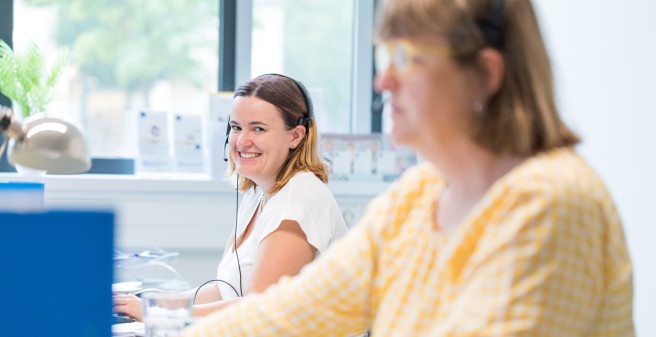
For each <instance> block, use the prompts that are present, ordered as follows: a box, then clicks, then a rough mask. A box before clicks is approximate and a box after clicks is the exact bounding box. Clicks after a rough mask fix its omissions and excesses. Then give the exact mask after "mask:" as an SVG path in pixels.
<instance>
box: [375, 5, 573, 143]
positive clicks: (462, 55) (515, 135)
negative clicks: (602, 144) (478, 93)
mask: <svg viewBox="0 0 656 337" xmlns="http://www.w3.org/2000/svg"><path fill="white" fill-rule="evenodd" d="M493 1H494V0H388V1H387V2H386V4H385V6H383V7H382V8H381V10H380V11H379V17H378V26H377V35H378V38H379V39H392V38H434V37H442V38H446V40H447V41H448V43H449V45H450V47H451V48H452V49H453V51H454V53H453V54H454V56H453V57H454V58H455V59H456V61H458V63H459V64H460V65H461V66H463V67H477V56H478V52H479V51H480V50H482V49H483V48H487V47H493V46H492V45H491V43H490V42H488V41H486V39H485V37H484V34H483V33H482V31H481V29H480V28H479V26H478V25H477V20H484V19H487V18H489V17H490V15H491V13H492V2H493ZM504 7H505V10H504V12H503V13H502V17H501V20H502V31H501V35H502V36H501V37H502V40H503V41H504V43H503V45H502V46H500V47H499V48H497V47H494V48H497V49H498V50H499V51H500V52H501V54H502V55H503V59H504V63H505V76H504V79H503V83H502V84H501V87H500V89H499V91H498V92H497V93H496V94H494V95H493V96H492V97H491V98H490V99H489V101H488V102H487V103H486V109H485V111H484V112H483V113H480V114H475V113H472V120H473V130H474V131H473V139H474V141H476V142H477V143H478V144H479V145H481V146H483V147H485V148H487V149H489V150H491V151H492V152H494V153H499V154H511V155H533V154H536V153H539V152H542V151H547V150H549V149H553V148H557V147H562V146H573V145H575V144H577V143H579V142H580V139H579V137H578V136H577V135H576V134H575V133H574V132H573V131H571V130H570V129H569V128H568V127H567V126H566V125H565V124H564V123H563V121H562V120H561V118H560V116H559V114H558V110H557V108H556V103H555V99H554V88H553V75H552V72H551V62H550V60H549V56H548V55H547V50H546V47H545V45H544V41H543V39H542V34H541V33H540V28H539V26H538V22H537V18H536V16H535V12H534V10H533V6H532V4H531V1H530V0H505V5H504Z"/></svg>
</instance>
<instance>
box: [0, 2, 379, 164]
mask: <svg viewBox="0 0 656 337" xmlns="http://www.w3.org/2000/svg"><path fill="white" fill-rule="evenodd" d="M217 1H219V28H218V29H219V50H218V55H217V58H218V60H217V62H218V64H219V67H218V74H217V77H218V88H217V90H218V91H234V89H235V84H236V83H243V82H245V81H247V80H249V79H250V78H251V74H250V68H251V64H250V63H251V61H250V60H251V40H252V39H251V32H252V23H253V18H252V16H253V15H252V13H253V11H252V8H253V0H217ZM377 3H378V0H353V6H354V15H353V20H354V25H353V26H354V31H353V39H352V41H353V55H352V60H353V61H352V62H353V71H352V78H351V84H352V85H351V87H352V89H351V90H352V92H351V123H350V127H349V130H350V133H352V134H354V133H355V134H367V133H371V132H380V131H381V129H382V118H381V117H380V116H381V111H382V106H381V104H379V103H378V104H376V103H377V102H379V101H380V95H378V94H377V93H376V92H375V90H374V88H373V78H374V62H373V41H372V39H373V22H374V12H375V8H376V6H377ZM13 26H14V1H13V0H9V1H0V39H3V40H4V41H5V42H7V44H8V45H9V46H12V47H13ZM0 104H2V105H5V106H11V101H10V100H9V99H8V98H7V97H5V96H3V95H1V94H0ZM379 108H380V109H379ZM361 111H362V112H365V111H366V112H368V113H362V112H361ZM358 112H360V113H358ZM1 140H2V139H1V137H0V141H1ZM92 161H93V163H94V164H102V165H96V167H95V168H94V166H92V169H91V170H90V171H89V172H87V173H86V174H117V175H133V174H134V159H125V158H96V157H94V158H92ZM14 171H15V169H13V167H11V166H10V165H8V164H7V160H6V151H5V152H4V153H3V154H2V158H0V172H14Z"/></svg>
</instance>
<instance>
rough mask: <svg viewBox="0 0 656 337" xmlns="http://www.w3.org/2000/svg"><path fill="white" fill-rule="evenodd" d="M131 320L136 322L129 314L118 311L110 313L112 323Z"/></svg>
mask: <svg viewBox="0 0 656 337" xmlns="http://www.w3.org/2000/svg"><path fill="white" fill-rule="evenodd" d="M132 322H137V320H136V319H134V317H132V316H130V315H126V314H121V313H118V312H113V313H112V324H120V323H132Z"/></svg>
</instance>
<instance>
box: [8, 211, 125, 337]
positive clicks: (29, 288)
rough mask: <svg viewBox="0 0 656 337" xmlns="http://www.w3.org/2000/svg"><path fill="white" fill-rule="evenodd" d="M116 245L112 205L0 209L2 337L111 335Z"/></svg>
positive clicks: (87, 336)
mask: <svg viewBox="0 0 656 337" xmlns="http://www.w3.org/2000/svg"><path fill="white" fill-rule="evenodd" d="M0 202H2V200H0ZM113 244H114V214H113V213H112V212H91V211H83V212H73V211H48V212H41V213H2V212H0V287H2V288H1V289H2V291H1V292H0V336H2V337H24V336H48V337H58V336H66V337H77V336H79V337H83V336H84V337H110V336H111V324H112V320H111V319H112V280H113V262H112V261H113V254H114V251H113Z"/></svg>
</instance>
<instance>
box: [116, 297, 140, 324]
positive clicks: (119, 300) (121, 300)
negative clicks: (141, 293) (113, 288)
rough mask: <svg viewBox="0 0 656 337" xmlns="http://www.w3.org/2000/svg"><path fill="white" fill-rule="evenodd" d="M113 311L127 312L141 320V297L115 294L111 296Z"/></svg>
mask: <svg viewBox="0 0 656 337" xmlns="http://www.w3.org/2000/svg"><path fill="white" fill-rule="evenodd" d="M113 302H114V309H113V310H114V311H115V312H120V313H123V314H128V315H130V316H132V317H134V318H135V319H136V320H138V321H143V319H142V317H141V312H142V309H141V308H142V305H141V299H140V298H139V297H137V296H135V295H132V294H116V295H114V297H113Z"/></svg>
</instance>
